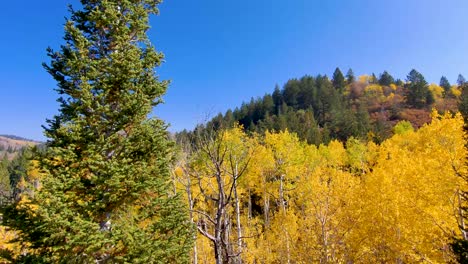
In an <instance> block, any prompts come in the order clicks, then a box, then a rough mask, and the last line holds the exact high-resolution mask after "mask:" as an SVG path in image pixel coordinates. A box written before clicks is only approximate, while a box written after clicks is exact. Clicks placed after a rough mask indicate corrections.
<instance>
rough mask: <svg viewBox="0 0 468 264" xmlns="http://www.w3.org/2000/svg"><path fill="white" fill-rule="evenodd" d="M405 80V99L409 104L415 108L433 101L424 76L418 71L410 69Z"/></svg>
mask: <svg viewBox="0 0 468 264" xmlns="http://www.w3.org/2000/svg"><path fill="white" fill-rule="evenodd" d="M407 81H408V84H407V85H406V88H407V95H406V101H407V103H408V104H409V105H411V106H413V107H416V108H423V107H425V106H427V105H431V104H432V103H433V102H434V97H433V95H432V93H431V92H430V91H429V88H428V86H427V82H426V80H425V79H424V76H423V75H422V74H421V73H420V72H418V71H416V70H415V69H413V70H411V71H410V73H409V74H408V76H407Z"/></svg>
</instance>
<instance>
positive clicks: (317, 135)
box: [176, 68, 433, 145]
mask: <svg viewBox="0 0 468 264" xmlns="http://www.w3.org/2000/svg"><path fill="white" fill-rule="evenodd" d="M337 70H338V71H336V73H337V74H336V75H337V76H340V74H339V69H338V68H337ZM347 77H351V79H349V80H353V79H354V74H353V73H352V70H350V71H348V74H347ZM374 77H375V75H374ZM409 77H410V78H409V80H410V79H411V80H413V81H415V82H413V83H409V84H421V83H422V84H423V89H425V90H426V91H427V92H426V93H423V97H422V98H421V99H420V101H421V106H423V107H428V106H429V105H430V104H432V103H433V97H432V93H430V92H429V90H428V88H427V83H425V81H424V77H422V75H420V74H419V73H417V72H415V71H414V72H413V71H412V74H411V75H410V76H409ZM413 77H414V78H413ZM418 78H420V79H418ZM336 79H337V80H338V79H341V78H339V77H338V78H336ZM372 79H373V77H371V81H372ZM380 79H381V83H382V84H388V85H389V84H392V83H395V84H398V85H400V86H398V87H396V89H395V90H394V89H391V88H390V87H386V85H383V86H384V87H383V95H384V96H389V95H390V93H394V95H395V98H396V100H394V101H386V102H380V101H379V100H381V97H372V98H367V97H366V96H365V89H366V85H367V84H365V83H361V82H351V83H349V85H348V86H347V87H345V86H342V87H343V88H344V89H343V90H340V89H336V88H335V87H334V86H333V81H330V80H329V79H328V77H327V76H324V75H318V76H315V77H314V76H309V75H306V76H303V77H302V78H300V79H291V80H289V81H288V82H286V84H285V85H284V87H283V89H280V87H279V86H278V85H276V86H275V89H274V91H273V93H272V95H269V94H266V95H264V96H263V97H261V98H256V99H251V100H250V102H248V103H243V104H242V105H241V107H239V108H236V109H235V110H228V111H227V112H226V114H224V115H222V114H218V115H217V116H215V117H214V118H213V119H212V120H211V121H209V122H207V123H206V124H200V125H198V126H197V127H196V128H195V130H194V131H193V132H188V131H183V132H180V133H178V134H176V139H177V141H178V142H188V141H191V142H192V143H193V141H194V139H195V138H196V136H197V135H200V134H203V133H206V132H208V131H212V130H217V129H223V128H229V127H232V126H233V125H234V124H235V123H239V124H240V125H242V126H243V127H244V128H245V129H246V130H247V131H248V132H257V133H263V132H264V131H266V130H270V131H282V130H285V129H287V130H288V131H290V132H294V133H296V134H298V136H299V138H301V139H302V140H306V141H307V142H309V143H312V144H317V145H318V144H320V143H326V142H328V141H330V140H331V139H339V140H341V141H343V142H345V141H346V140H347V139H348V138H349V137H351V136H352V137H355V138H357V139H360V140H368V139H371V140H374V141H376V142H381V141H383V140H384V139H386V138H388V137H389V136H391V135H392V134H393V133H392V127H393V125H394V124H396V123H397V122H398V120H401V118H402V115H401V113H402V112H403V111H404V110H408V108H412V107H414V106H412V105H409V104H408V103H407V104H405V103H404V101H403V98H404V96H408V91H407V90H408V88H409V87H407V89H404V88H403V87H402V85H403V82H402V81H401V80H399V79H397V80H396V81H394V80H393V77H392V76H391V75H390V74H389V73H388V72H387V71H384V73H382V75H381V78H380ZM374 81H375V82H377V80H374ZM346 82H347V81H345V83H346ZM424 111H426V110H424ZM427 113H428V115H429V112H427ZM410 117H411V115H410ZM369 132H371V133H369Z"/></svg>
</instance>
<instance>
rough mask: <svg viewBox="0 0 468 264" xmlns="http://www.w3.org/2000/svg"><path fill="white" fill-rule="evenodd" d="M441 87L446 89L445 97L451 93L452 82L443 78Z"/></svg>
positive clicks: (440, 83)
mask: <svg viewBox="0 0 468 264" xmlns="http://www.w3.org/2000/svg"><path fill="white" fill-rule="evenodd" d="M439 85H440V87H442V88H444V96H446V95H448V94H449V93H450V89H451V88H452V86H451V85H450V82H449V81H448V80H447V78H446V77H445V76H442V77H441V78H440V82H439Z"/></svg>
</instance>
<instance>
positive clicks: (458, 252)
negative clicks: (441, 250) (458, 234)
mask: <svg viewBox="0 0 468 264" xmlns="http://www.w3.org/2000/svg"><path fill="white" fill-rule="evenodd" d="M451 246H452V250H453V253H454V254H455V256H456V258H457V261H458V263H460V264H468V241H467V240H463V239H455V240H454V242H453V243H452V244H451Z"/></svg>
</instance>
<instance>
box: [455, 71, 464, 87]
mask: <svg viewBox="0 0 468 264" xmlns="http://www.w3.org/2000/svg"><path fill="white" fill-rule="evenodd" d="M465 83H466V80H465V77H463V75H461V74H458V78H457V84H458V86H463V85H464V84H465Z"/></svg>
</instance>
